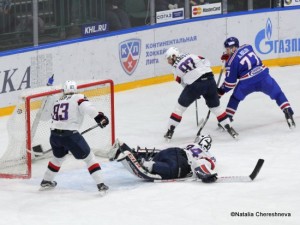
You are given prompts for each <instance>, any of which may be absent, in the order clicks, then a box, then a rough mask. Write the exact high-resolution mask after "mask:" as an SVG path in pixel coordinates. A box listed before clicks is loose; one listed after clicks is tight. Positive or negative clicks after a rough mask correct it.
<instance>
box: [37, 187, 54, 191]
mask: <svg viewBox="0 0 300 225" xmlns="http://www.w3.org/2000/svg"><path fill="white" fill-rule="evenodd" d="M54 188H55V187H40V188H39V191H50V190H53V189H54Z"/></svg>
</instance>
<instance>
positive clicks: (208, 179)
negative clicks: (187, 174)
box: [202, 173, 218, 183]
mask: <svg viewBox="0 0 300 225" xmlns="http://www.w3.org/2000/svg"><path fill="white" fill-rule="evenodd" d="M217 175H218V174H216V173H214V174H210V175H206V176H205V177H204V178H202V182H203V183H213V182H216V180H217V179H218V177H217Z"/></svg>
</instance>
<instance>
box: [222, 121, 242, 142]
mask: <svg viewBox="0 0 300 225" xmlns="http://www.w3.org/2000/svg"><path fill="white" fill-rule="evenodd" d="M225 130H226V131H227V132H228V134H230V136H231V137H233V138H234V139H236V138H237V137H238V135H239V134H238V133H237V132H236V131H235V130H234V129H233V128H232V127H231V126H230V125H229V124H226V125H225Z"/></svg>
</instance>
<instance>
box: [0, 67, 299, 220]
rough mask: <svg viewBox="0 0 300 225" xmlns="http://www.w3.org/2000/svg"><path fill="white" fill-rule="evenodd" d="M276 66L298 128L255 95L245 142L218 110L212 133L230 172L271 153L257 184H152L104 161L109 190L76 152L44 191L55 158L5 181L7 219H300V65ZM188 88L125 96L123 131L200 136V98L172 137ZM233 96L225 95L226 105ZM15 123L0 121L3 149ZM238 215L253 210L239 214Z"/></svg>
mask: <svg viewBox="0 0 300 225" xmlns="http://www.w3.org/2000/svg"><path fill="white" fill-rule="evenodd" d="M270 70H271V75H272V76H273V77H274V78H275V79H276V80H277V81H278V83H279V84H280V86H281V88H282V89H283V91H284V92H285V94H286V96H287V98H288V99H289V101H290V103H291V105H292V107H293V109H294V111H295V115H294V118H295V122H296V124H297V125H298V127H297V128H296V129H294V130H290V129H289V128H288V126H287V123H286V121H285V118H284V114H283V113H282V112H281V110H280V109H279V108H278V107H277V105H276V103H275V101H271V100H270V99H269V97H267V96H265V95H263V94H262V93H254V94H252V95H250V96H248V97H247V98H246V100H245V101H243V102H242V103H241V104H240V107H239V109H238V111H237V113H236V116H235V118H234V123H233V127H234V128H235V129H236V131H237V132H239V134H240V135H239V140H237V141H236V140H234V139H232V138H231V137H230V136H229V135H228V134H227V133H226V132H222V131H220V130H219V129H217V120H216V118H215V117H214V116H213V115H211V116H210V119H209V121H208V123H207V124H206V126H205V128H204V130H203V133H205V134H210V135H211V136H212V138H213V144H212V148H211V150H210V151H211V152H212V153H213V154H214V155H215V157H216V159H217V167H218V174H219V175H220V176H227V175H249V174H250V172H251V170H252V169H253V167H254V166H255V163H256V161H257V160H258V159H259V158H263V159H265V164H264V166H263V168H262V170H261V172H260V174H259V175H258V177H257V179H256V180H255V181H253V182H251V183H214V184H204V183H201V182H185V183H184V182H177V183H147V182H143V181H141V180H139V179H138V178H135V177H133V176H132V175H131V174H130V173H129V172H128V171H127V170H125V168H124V167H123V165H122V164H120V163H117V162H107V161H105V160H101V166H102V169H103V176H104V179H105V183H106V184H107V185H108V186H109V187H110V190H109V192H108V193H107V195H105V196H104V197H101V196H100V195H99V193H98V192H97V189H96V185H95V184H94V182H93V180H92V179H91V177H90V175H89V173H88V172H87V170H86V168H85V165H84V164H83V162H80V161H76V160H74V159H73V158H72V157H71V156H70V157H68V159H67V160H66V161H65V163H64V164H63V166H62V168H61V170H60V173H59V174H58V176H57V178H56V181H57V182H58V186H57V188H56V189H54V190H51V191H44V192H41V191H39V184H40V182H41V179H42V176H43V173H44V171H45V169H46V167H47V164H48V160H47V159H44V160H40V161H38V162H36V163H35V164H33V176H32V179H30V180H22V179H20V180H9V179H0V225H41V224H43V225H48V224H49V225H52V224H53V225H54V224H55V225H60V224H63V225H87V224H88V225H121V224H122V225H183V224H184V225H195V224H209V225H220V224H222V225H225V224H230V225H234V224H236V225H237V224H238V225H240V224H243V225H248V224H249V225H255V224H257V225H264V224H268V225H269V224H270V225H271V224H272V225H282V224H284V225H297V224H300V172H299V171H300V170H299V160H300V147H299V144H300V129H299V126H300V116H299V115H300V114H299V113H300V97H299V96H300V66H290V67H273V68H271V69H270ZM216 79H217V77H216ZM180 91H181V86H180V85H178V84H177V83H176V82H170V83H164V84H160V85H154V86H148V87H144V88H138V89H134V90H130V91H125V92H119V93H116V95H115V112H116V137H117V138H119V139H120V140H122V141H124V142H126V143H127V144H128V145H129V146H131V147H136V146H137V145H139V146H141V147H148V148H152V147H156V148H158V149H163V148H165V147H170V146H180V147H182V146H185V145H186V144H187V143H189V142H191V141H193V139H194V137H195V135H196V133H197V130H198V128H197V127H196V116H195V105H194V104H193V105H191V106H190V108H189V109H188V110H187V111H186V112H185V114H184V115H183V120H182V122H181V124H180V125H179V126H178V127H177V129H176V131H175V134H174V136H173V140H172V142H170V143H166V142H165V140H164V139H163V135H164V133H165V132H166V129H167V122H168V119H169V116H170V113H171V112H172V110H173V108H174V106H175V103H176V101H177V98H178V96H179V94H180ZM230 94H231V93H227V94H226V95H225V96H224V97H222V99H221V105H222V106H223V107H224V108H225V106H226V104H227V101H228V99H229V96H230ZM198 108H199V117H200V118H204V117H205V116H206V114H207V111H208V109H207V107H206V106H205V105H204V101H203V99H200V100H198ZM6 121H7V118H6V117H2V118H0V129H1V136H0V141H1V150H0V155H1V154H2V153H3V151H4V150H5V146H6V145H7V142H8V140H7V139H8V136H7V131H6ZM236 213H240V215H241V214H243V216H234V215H232V214H236ZM280 213H282V214H284V215H287V216H278V214H280ZM289 214H290V216H289Z"/></svg>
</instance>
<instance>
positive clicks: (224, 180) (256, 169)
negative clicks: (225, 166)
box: [153, 159, 265, 183]
mask: <svg viewBox="0 0 300 225" xmlns="http://www.w3.org/2000/svg"><path fill="white" fill-rule="evenodd" d="M264 161H265V160H264V159H259V160H258V161H257V163H256V165H255V167H254V169H253V171H252V173H251V174H250V175H249V176H221V177H218V179H217V181H216V182H217V183H239V182H250V181H253V180H254V179H255V178H256V177H257V175H258V173H259V171H260V169H261V168H262V166H263V164H264ZM178 181H185V182H186V181H188V182H191V181H201V180H200V179H199V178H195V177H186V178H177V179H166V180H153V182H155V183H164V182H178Z"/></svg>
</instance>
